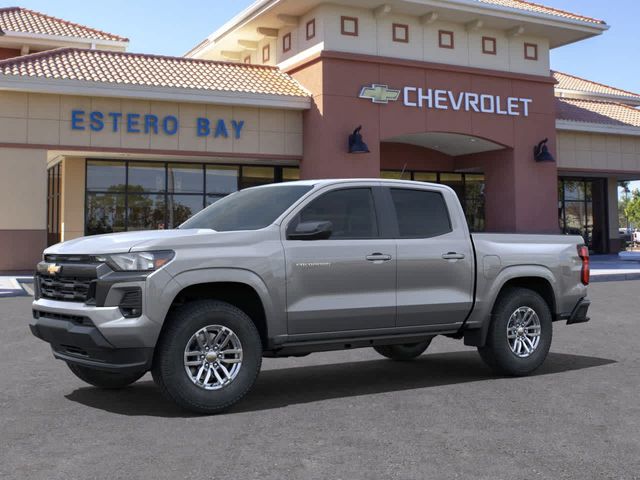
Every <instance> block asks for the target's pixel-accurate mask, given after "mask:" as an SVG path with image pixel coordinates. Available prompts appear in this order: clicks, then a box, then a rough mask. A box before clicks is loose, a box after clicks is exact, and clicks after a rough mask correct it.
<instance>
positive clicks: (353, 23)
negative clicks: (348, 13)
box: [340, 17, 358, 37]
mask: <svg viewBox="0 0 640 480" xmlns="http://www.w3.org/2000/svg"><path fill="white" fill-rule="evenodd" d="M340 32H341V33H342V35H347V36H350V37H357V36H358V19H357V18H356V17H340Z"/></svg>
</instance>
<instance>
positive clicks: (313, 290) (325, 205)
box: [284, 186, 396, 335]
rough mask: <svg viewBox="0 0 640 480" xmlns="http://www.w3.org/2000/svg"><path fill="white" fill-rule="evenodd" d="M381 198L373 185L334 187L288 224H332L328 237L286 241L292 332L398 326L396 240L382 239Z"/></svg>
mask: <svg viewBox="0 0 640 480" xmlns="http://www.w3.org/2000/svg"><path fill="white" fill-rule="evenodd" d="M376 197H377V195H374V189H372V188H370V187H368V186H367V187H364V186H363V187H360V186H358V187H356V186H353V187H352V186H349V187H341V188H334V189H332V190H329V191H326V192H325V193H322V194H321V195H320V196H319V197H316V198H315V199H313V200H311V201H310V203H308V204H306V205H305V206H303V207H302V209H301V210H300V211H299V212H298V213H297V214H296V215H295V217H294V218H293V219H292V220H291V221H290V222H289V224H288V226H287V229H290V228H295V226H296V225H297V224H298V223H299V222H325V221H329V222H331V223H332V225H333V232H332V235H331V237H330V238H329V239H326V240H288V239H285V240H284V250H285V257H286V269H287V318H288V327H289V334H290V335H295V334H311V333H321V332H344V331H349V330H370V329H376V328H389V327H393V326H394V324H395V313H396V311H395V310H396V243H395V240H394V239H392V238H386V239H385V238H381V237H382V236H383V235H381V222H380V218H379V214H378V211H377V208H376V201H375V200H374V199H375V198H376Z"/></svg>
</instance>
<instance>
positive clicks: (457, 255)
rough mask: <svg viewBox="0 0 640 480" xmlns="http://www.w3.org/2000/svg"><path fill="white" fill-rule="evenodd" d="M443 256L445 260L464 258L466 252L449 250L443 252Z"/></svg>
mask: <svg viewBox="0 0 640 480" xmlns="http://www.w3.org/2000/svg"><path fill="white" fill-rule="evenodd" d="M442 258H444V259H445V260H462V259H463V258H464V253H456V252H447V253H443V254H442Z"/></svg>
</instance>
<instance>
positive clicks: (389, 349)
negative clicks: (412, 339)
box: [373, 338, 433, 362]
mask: <svg viewBox="0 0 640 480" xmlns="http://www.w3.org/2000/svg"><path fill="white" fill-rule="evenodd" d="M431 340H433V339H432V338H430V339H428V340H425V341H423V342H420V343H406V344H402V345H378V346H376V347H373V349H374V350H375V351H376V352H378V353H379V354H380V355H382V356H383V357H387V358H390V359H391V360H396V361H399V362H407V361H409V360H413V359H414V358H417V357H419V356H420V355H422V354H423V353H424V351H425V350H426V349H427V348H428V347H429V345H431Z"/></svg>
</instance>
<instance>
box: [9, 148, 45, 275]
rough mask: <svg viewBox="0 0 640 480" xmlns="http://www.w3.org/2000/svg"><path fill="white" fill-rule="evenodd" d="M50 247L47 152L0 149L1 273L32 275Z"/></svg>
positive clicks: (24, 149) (25, 149) (27, 149)
mask: <svg viewBox="0 0 640 480" xmlns="http://www.w3.org/2000/svg"><path fill="white" fill-rule="evenodd" d="M46 245H47V151H46V150H39V149H31V148H0V271H5V272H8V271H31V270H33V269H34V268H35V266H36V264H37V263H38V261H40V259H41V256H42V251H43V250H44V248H45V247H46Z"/></svg>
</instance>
